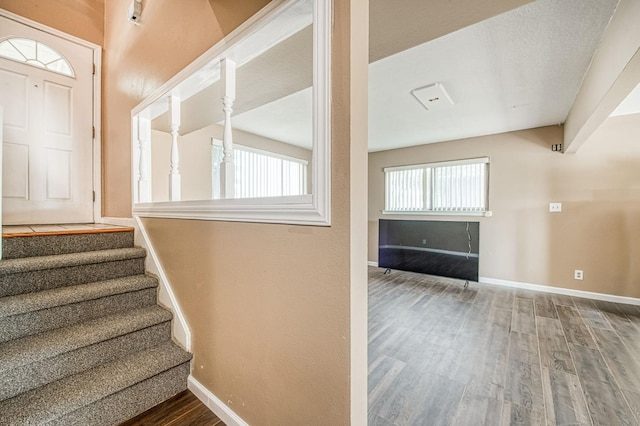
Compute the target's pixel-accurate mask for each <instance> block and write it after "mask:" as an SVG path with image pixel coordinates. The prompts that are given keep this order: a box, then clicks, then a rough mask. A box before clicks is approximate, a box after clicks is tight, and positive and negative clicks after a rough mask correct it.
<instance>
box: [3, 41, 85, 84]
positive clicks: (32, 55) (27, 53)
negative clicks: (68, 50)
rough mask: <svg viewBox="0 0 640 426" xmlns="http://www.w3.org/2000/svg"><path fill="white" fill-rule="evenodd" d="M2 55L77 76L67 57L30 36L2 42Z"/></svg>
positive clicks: (70, 75)
mask: <svg viewBox="0 0 640 426" xmlns="http://www.w3.org/2000/svg"><path fill="white" fill-rule="evenodd" d="M0 56H2V57H4V58H7V59H11V60H13V61H17V62H22V63H25V64H27V65H31V66H34V67H38V68H44V69H46V70H49V71H53V72H57V73H58V74H62V75H67V76H69V77H75V74H74V73H73V68H71V64H70V63H69V61H67V59H66V58H65V57H64V56H62V55H61V54H60V53H59V52H58V51H57V50H55V49H53V48H51V47H49V46H47V45H46V44H43V43H40V42H39V41H35V40H30V39H28V38H9V39H6V40H3V41H2V42H0Z"/></svg>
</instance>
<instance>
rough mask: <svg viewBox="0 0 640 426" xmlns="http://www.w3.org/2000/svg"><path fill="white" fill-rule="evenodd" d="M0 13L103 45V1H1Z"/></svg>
mask: <svg viewBox="0 0 640 426" xmlns="http://www.w3.org/2000/svg"><path fill="white" fill-rule="evenodd" d="M0 9H5V10H8V11H9V12H13V13H15V14H17V15H20V16H23V17H25V18H29V19H31V20H33V21H36V22H39V23H41V24H44V25H47V26H49V27H51V28H55V29H57V30H60V31H63V32H65V33H67V34H71V35H73V36H76V37H78V38H81V39H83V40H87V41H90V42H92V43H95V44H97V45H98V46H102V45H103V41H104V0H0Z"/></svg>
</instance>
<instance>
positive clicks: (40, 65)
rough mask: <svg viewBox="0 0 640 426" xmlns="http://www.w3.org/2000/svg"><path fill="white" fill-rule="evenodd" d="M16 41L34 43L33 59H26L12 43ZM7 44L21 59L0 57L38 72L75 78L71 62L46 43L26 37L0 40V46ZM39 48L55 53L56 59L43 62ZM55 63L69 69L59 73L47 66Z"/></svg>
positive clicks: (23, 53) (22, 52)
mask: <svg viewBox="0 0 640 426" xmlns="http://www.w3.org/2000/svg"><path fill="white" fill-rule="evenodd" d="M16 41H27V42H33V43H34V51H35V57H34V58H28V57H27V56H26V54H25V52H24V51H23V50H22V49H21V48H20V47H19V46H16V44H15V43H14V42H16ZM5 43H6V44H8V45H10V46H11V47H13V49H14V50H15V51H16V52H18V53H19V54H20V55H21V56H22V59H18V58H14V57H11V56H6V55H2V54H0V57H1V58H3V59H6V60H9V61H13V62H17V63H19V64H24V65H28V66H30V67H34V68H37V69H39V70H44V71H49V72H52V73H55V74H59V75H63V76H65V77H69V78H74V79H75V78H76V73H75V70H74V69H73V66H72V65H71V62H69V60H68V59H67V58H66V57H65V56H64V55H63V54H62V53H60V52H59V51H58V50H57V49H55V48H53V47H51V46H49V45H48V44H46V43H43V42H41V41H38V40H34V39H31V38H28V37H5V38H2V39H0V46H2V45H4V44H5ZM40 46H44V47H45V48H46V49H49V50H50V51H51V52H53V53H55V54H56V55H58V57H57V59H55V60H53V61H49V62H43V61H42V60H41V59H40V53H39V51H40ZM56 62H62V63H64V64H65V65H66V66H67V68H68V69H69V71H68V72H65V71H60V70H57V69H55V68H50V67H49V66H50V65H51V64H54V63H56Z"/></svg>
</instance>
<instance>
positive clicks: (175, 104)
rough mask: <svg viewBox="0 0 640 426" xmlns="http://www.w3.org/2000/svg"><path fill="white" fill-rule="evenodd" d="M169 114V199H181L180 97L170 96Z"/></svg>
mask: <svg viewBox="0 0 640 426" xmlns="http://www.w3.org/2000/svg"><path fill="white" fill-rule="evenodd" d="M169 114H170V116H171V169H170V170H169V201H180V170H179V166H180V156H179V154H178V136H179V133H178V132H179V130H180V98H179V97H178V96H176V95H170V96H169Z"/></svg>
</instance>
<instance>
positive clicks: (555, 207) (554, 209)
mask: <svg viewBox="0 0 640 426" xmlns="http://www.w3.org/2000/svg"><path fill="white" fill-rule="evenodd" d="M549 211H550V212H551V213H559V212H561V211H562V203H549Z"/></svg>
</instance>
